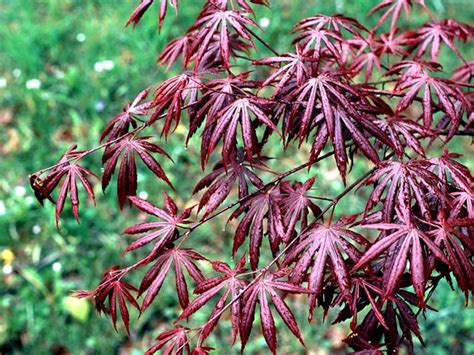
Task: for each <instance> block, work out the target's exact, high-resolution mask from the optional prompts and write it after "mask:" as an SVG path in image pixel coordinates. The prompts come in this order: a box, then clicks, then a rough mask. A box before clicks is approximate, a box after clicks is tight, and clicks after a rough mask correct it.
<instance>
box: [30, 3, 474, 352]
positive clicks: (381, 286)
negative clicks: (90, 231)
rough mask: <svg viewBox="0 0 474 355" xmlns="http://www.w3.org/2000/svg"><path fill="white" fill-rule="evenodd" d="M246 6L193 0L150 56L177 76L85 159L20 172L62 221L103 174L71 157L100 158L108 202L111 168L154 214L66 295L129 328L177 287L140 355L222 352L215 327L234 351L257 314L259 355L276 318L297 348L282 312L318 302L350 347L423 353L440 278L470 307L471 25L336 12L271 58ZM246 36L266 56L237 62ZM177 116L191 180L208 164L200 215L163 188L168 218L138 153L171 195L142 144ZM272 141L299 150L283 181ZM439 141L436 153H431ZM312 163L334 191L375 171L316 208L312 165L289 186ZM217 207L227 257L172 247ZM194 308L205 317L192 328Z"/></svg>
mask: <svg viewBox="0 0 474 355" xmlns="http://www.w3.org/2000/svg"><path fill="white" fill-rule="evenodd" d="M153 3H154V1H153V0H142V1H141V2H140V4H139V5H138V7H137V8H136V9H135V11H134V12H133V14H132V15H131V17H130V19H129V20H128V22H127V25H128V24H130V23H132V24H133V26H135V25H137V23H138V22H139V21H140V19H141V18H142V17H143V16H144V14H145V13H146V12H147V10H149V9H150V8H152V7H151V5H152V4H153ZM156 3H157V4H158V6H159V18H158V24H159V28H161V27H162V25H163V20H164V18H165V16H166V14H167V10H168V6H172V7H174V9H175V10H176V12H178V0H171V1H168V0H161V1H156ZM180 3H181V2H180ZM254 5H265V6H267V5H268V3H267V1H266V0H207V1H205V5H204V7H203V9H202V11H201V12H200V13H199V15H198V18H197V19H196V21H195V23H194V24H193V25H192V26H191V27H190V28H189V29H188V31H187V32H186V33H185V34H184V35H183V36H182V37H179V38H176V39H174V40H172V41H171V42H170V43H169V44H168V45H167V46H166V47H165V48H164V50H163V52H162V53H161V54H160V55H159V56H158V61H159V62H160V63H161V64H162V65H166V66H167V67H168V68H171V67H172V66H174V65H175V64H179V65H180V66H181V67H183V68H184V69H183V72H182V73H180V74H178V75H176V76H173V77H171V78H169V79H168V80H166V81H164V82H163V83H160V84H158V85H156V89H155V90H154V92H153V95H152V96H153V97H152V99H150V100H149V101H145V100H146V99H147V97H148V96H149V95H150V92H151V88H147V89H145V90H143V91H142V92H141V93H139V94H138V96H137V97H136V98H135V100H134V101H133V102H132V103H131V104H129V105H127V106H126V107H125V108H124V110H123V112H122V113H120V114H118V115H117V116H115V117H113V118H112V119H111V120H110V122H109V123H108V124H107V125H105V128H104V131H103V133H102V135H101V138H100V140H101V142H104V143H103V144H102V145H100V146H98V147H95V148H93V149H90V150H87V151H82V152H79V151H75V146H73V147H72V148H71V149H70V150H69V151H68V152H67V153H66V154H65V155H64V156H63V157H62V158H61V159H60V161H59V163H57V164H56V165H54V166H52V167H50V168H47V169H44V170H41V171H39V172H37V173H35V174H33V175H31V177H30V181H31V185H32V188H33V189H34V191H35V194H36V197H37V198H38V200H39V201H40V202H41V203H43V201H44V200H45V199H48V200H50V201H51V202H53V203H55V204H56V223H58V222H59V217H60V215H61V213H62V212H63V210H64V207H65V201H66V197H67V195H69V199H70V202H71V208H72V212H73V214H74V216H75V218H76V219H77V220H78V219H79V196H78V188H77V182H78V181H79V182H80V184H81V185H82V187H83V189H84V190H85V191H86V193H87V195H88V196H89V197H90V198H91V199H92V200H93V201H94V202H95V197H94V189H93V186H92V184H91V181H90V178H92V177H97V176H96V175H95V174H93V173H92V172H91V171H89V170H88V169H86V168H84V167H82V166H81V165H79V161H80V160H81V159H82V158H84V157H85V156H87V155H89V154H91V153H93V152H95V151H97V150H99V149H102V148H103V149H104V153H103V157H102V163H103V165H104V169H103V172H102V188H103V190H105V189H106V187H107V186H108V185H109V183H110V182H111V180H112V178H113V175H114V172H115V170H116V167H117V166H119V168H118V174H117V177H116V180H117V196H118V202H119V207H120V209H122V208H123V207H124V206H125V202H126V201H128V202H129V204H130V206H134V207H136V208H137V209H138V210H139V211H141V212H145V213H146V214H147V218H149V219H147V220H146V221H141V222H140V223H137V224H134V225H132V226H131V227H129V228H127V229H126V230H125V231H123V234H124V235H126V236H127V238H128V239H129V240H130V243H129V245H128V247H127V248H126V249H125V252H131V253H132V254H133V255H136V257H137V258H138V261H137V262H136V263H135V264H133V265H131V266H128V267H125V268H119V267H116V266H115V267H113V268H111V269H110V270H108V271H107V272H106V273H105V274H104V277H103V278H102V280H101V281H100V283H99V285H98V286H97V288H96V289H95V290H93V291H77V296H78V297H91V298H93V299H94V301H95V304H96V308H97V310H98V311H99V312H103V313H105V314H107V315H110V317H111V319H112V322H113V325H114V327H115V328H117V318H118V314H120V317H121V318H122V321H123V323H124V325H125V329H126V331H127V332H128V331H129V323H130V316H129V308H130V306H132V307H133V308H136V309H137V312H139V313H140V314H141V313H143V312H146V311H147V310H149V308H150V306H151V305H152V304H157V305H158V302H156V299H157V297H158V295H159V292H160V290H161V288H162V286H163V284H164V283H165V282H167V281H166V280H167V279H169V277H168V276H169V275H174V284H175V288H176V294H177V301H178V303H179V305H180V307H181V309H182V312H181V315H180V316H179V317H177V319H176V320H175V322H173V323H172V324H170V328H169V329H168V330H166V331H164V332H162V333H161V334H160V335H158V337H157V339H156V343H155V345H153V346H151V348H150V349H149V350H148V352H147V353H150V354H151V353H154V352H156V351H162V352H163V353H164V354H171V353H173V354H184V353H186V354H208V353H209V352H210V351H211V350H213V348H212V347H210V346H209V345H212V346H214V347H217V346H222V344H210V343H209V336H210V335H211V333H212V332H213V331H214V330H215V329H216V327H218V326H219V324H221V323H224V322H230V326H231V329H232V336H231V337H230V338H229V342H230V343H232V345H233V344H234V343H235V342H236V341H237V339H239V338H240V343H241V348H242V350H243V349H244V348H245V345H246V343H247V342H248V340H249V337H250V335H251V332H252V329H254V327H253V325H254V323H257V321H256V318H257V317H256V315H257V314H258V315H259V317H258V323H260V327H261V334H262V335H263V337H264V339H265V341H266V343H267V345H268V349H269V351H270V352H272V353H276V352H277V350H278V342H277V338H278V334H277V328H276V326H275V317H279V318H281V320H282V321H283V322H284V323H285V324H286V326H287V327H288V328H289V330H290V331H291V333H293V334H294V336H295V337H296V338H298V340H299V341H300V342H301V344H302V346H304V342H303V337H302V332H301V331H300V329H301V328H302V327H308V326H310V325H304V324H303V323H300V324H298V321H299V320H298V319H297V317H295V315H294V313H293V311H292V304H293V303H294V302H298V303H300V308H301V307H304V306H307V310H308V313H309V319H310V320H311V319H312V318H313V316H314V315H313V314H314V310H315V309H316V308H318V307H321V308H322V309H323V310H324V312H325V314H326V313H327V312H328V311H329V310H330V309H333V311H334V312H338V314H337V316H336V322H340V321H345V320H350V328H351V330H352V331H353V333H351V334H350V335H349V336H348V337H347V339H345V342H346V343H347V344H348V346H350V347H351V348H352V349H354V350H355V351H360V352H361V353H367V354H369V353H370V354H381V353H382V352H389V353H391V352H397V351H398V350H399V349H400V348H401V347H402V346H405V347H407V349H408V351H412V347H413V344H412V336H413V335H414V336H416V337H417V338H419V339H420V340H421V341H422V334H421V332H420V328H419V325H418V314H419V313H420V312H421V311H428V310H430V309H431V307H430V306H429V305H428V303H429V298H430V296H431V294H432V292H433V291H434V290H435V289H436V286H437V285H438V283H439V281H440V280H441V279H443V278H445V279H446V280H447V281H448V282H450V283H451V284H452V285H453V287H454V284H453V282H452V276H453V277H454V278H455V279H456V281H457V287H458V288H459V289H460V290H461V291H462V292H463V293H464V295H465V297H466V300H467V298H468V297H469V294H472V293H473V291H474V274H473V265H472V256H473V252H474V243H473V238H474V179H473V177H472V175H471V172H470V170H469V169H468V168H467V167H466V166H464V165H462V164H461V163H459V162H458V161H457V159H458V158H459V157H460V155H459V154H457V153H454V152H449V151H448V149H447V147H446V145H445V144H446V143H447V142H448V141H449V140H450V139H452V138H453V137H455V136H459V137H463V136H471V137H472V136H473V135H474V131H473V128H474V114H473V111H472V104H473V102H474V95H473V92H472V91H469V89H470V88H472V85H471V84H470V83H471V81H472V78H473V74H474V66H473V63H474V61H473V60H472V59H469V58H467V59H465V58H464V57H463V55H462V53H461V52H462V49H461V47H460V43H463V42H467V41H471V40H472V37H473V35H474V29H473V28H472V27H471V26H469V25H467V24H464V23H461V22H459V21H457V20H455V19H443V20H437V19H435V18H434V17H433V15H432V14H431V13H430V11H429V10H428V8H427V6H426V4H425V1H423V0H385V1H381V2H380V3H379V4H378V5H377V6H375V7H374V8H373V9H372V10H371V12H370V13H371V15H372V16H376V15H380V16H381V17H380V19H379V21H378V22H377V25H376V26H375V27H374V28H373V29H367V28H366V27H365V26H364V25H362V24H361V23H359V22H358V21H357V20H356V19H352V18H348V17H346V16H343V15H341V14H337V15H333V16H328V15H321V14H316V15H315V16H311V17H308V18H305V19H303V20H301V21H299V22H298V23H297V24H296V25H295V26H294V28H293V33H294V34H295V37H294V40H293V45H294V47H293V48H290V49H288V50H287V52H286V53H278V52H277V51H276V50H275V49H273V48H272V47H271V44H268V43H267V42H265V40H263V39H262V38H261V37H260V35H259V34H258V32H259V30H260V29H259V27H258V25H257V22H256V21H255V18H254V17H255V13H254V10H253V8H252V7H253V6H254ZM190 6H191V5H190ZM416 7H418V9H419V10H423V13H426V15H427V19H428V22H426V23H425V24H423V25H422V26H420V27H419V28H417V29H413V30H404V29H400V28H398V27H397V22H398V20H399V18H400V16H401V15H402V13H405V15H406V16H409V15H410V12H411V11H412V10H413V8H416ZM387 26H388V28H386V27H387ZM383 28H386V29H385V30H386V31H387V32H383V31H382V30H381V29H383ZM257 42H261V44H262V45H263V46H264V47H266V48H267V49H268V50H269V51H270V52H271V53H269V54H270V56H268V57H263V58H260V59H250V58H248V57H249V56H250V55H261V53H260V52H255V51H254V50H253V49H254V48H255V45H256V43H257ZM442 47H447V48H448V49H450V50H452V51H454V53H455V54H456V56H457V57H459V61H460V63H459V66H458V67H457V69H455V70H454V71H453V72H452V73H451V76H448V77H447V76H446V75H445V73H442V66H441V64H440V63H438V62H437V61H438V59H439V57H440V50H441V48H442ZM242 63H243V64H242ZM183 121H184V122H185V123H184V125H187V129H188V135H187V138H186V144H193V145H199V146H200V151H201V155H200V161H201V166H202V168H203V170H204V169H205V168H206V167H208V165H209V164H208V162H211V161H212V162H217V163H215V165H214V167H213V168H212V170H211V171H210V172H209V173H207V175H205V176H204V177H202V178H200V179H198V178H197V179H196V182H195V188H194V191H193V194H201V195H200V197H196V198H198V199H199V203H198V208H197V209H196V211H197V212H196V214H194V215H193V207H194V206H192V207H189V208H186V209H184V210H183V211H182V212H178V206H177V204H176V203H175V201H174V200H173V199H171V197H170V196H169V195H168V194H166V193H165V194H164V200H163V205H164V206H163V207H158V206H156V205H155V204H152V203H150V202H148V201H145V200H143V199H141V198H138V197H136V196H135V195H136V191H137V165H136V158H137V157H138V158H140V160H141V161H142V162H143V163H144V164H145V165H146V166H147V167H148V169H150V170H151V171H152V173H153V174H154V175H155V176H156V177H157V178H158V179H160V180H162V181H164V182H165V183H166V184H168V185H169V186H170V187H171V182H170V180H169V179H168V177H167V175H166V173H165V171H164V170H163V168H162V165H161V163H160V162H161V161H162V160H163V159H164V158H170V157H169V156H168V154H167V153H166V152H165V150H163V149H162V148H161V147H160V146H158V145H157V144H155V143H151V141H150V140H151V139H153V140H157V139H160V137H161V136H163V135H164V137H163V138H164V139H166V138H167V137H168V136H170V135H172V134H173V133H174V131H175V129H176V127H177V126H178V124H180V122H183ZM181 124H182V123H181ZM160 130H161V135H159V134H157V133H156V132H157V131H160ZM142 131H148V132H149V135H148V136H143V135H141V133H142ZM198 133H199V134H198ZM198 136H199V137H198ZM164 139H163V143H162V144H166V141H165V140H164ZM272 139H273V141H275V140H276V141H277V142H279V143H280V144H279V145H278V143H272V148H273V150H272V154H273V155H275V149H274V148H275V146H277V147H278V146H279V147H280V148H281V150H284V149H287V148H289V147H292V149H293V150H295V149H307V150H306V152H309V153H308V154H307V156H306V157H307V159H306V161H305V162H303V164H302V165H298V166H293V167H291V168H290V170H288V171H281V168H280V166H279V164H280V162H281V161H282V159H281V156H278V153H277V154H276V156H275V157H273V158H269V157H268V156H267V155H269V154H268V152H267V149H268V147H269V144H268V143H269V142H270V141H272ZM273 141H272V142H273ZM295 141H296V144H293V142H295ZM437 142H438V143H441V144H442V146H443V149H444V153H443V154H442V155H441V156H438V155H436V154H434V153H433V152H434V149H433V147H434V146H435V143H437ZM219 152H220V154H219ZM302 155H303V156H304V154H302ZM331 156H332V157H333V159H334V162H331V158H330V157H331ZM218 158H220V159H218ZM321 160H328V164H334V167H336V168H337V169H338V171H339V173H340V176H341V179H342V181H343V182H344V183H345V182H346V177H347V176H348V175H349V174H350V173H351V170H350V169H349V167H351V166H352V163H353V162H354V161H356V160H362V161H365V162H366V165H371V166H373V167H371V168H367V171H366V173H365V174H363V175H362V176H360V177H358V178H355V179H352V181H355V182H354V183H352V184H351V185H349V186H348V187H347V188H345V189H344V190H343V191H341V192H340V194H338V195H337V196H322V197H321V196H316V195H315V193H314V190H316V188H318V187H319V186H320V184H321V183H322V182H325V181H326V185H327V180H328V179H329V177H328V176H327V175H325V173H324V172H323V171H321V170H319V169H318V170H316V171H317V174H315V173H311V170H309V173H311V177H310V178H309V179H307V180H306V181H298V180H296V179H292V178H290V176H291V175H293V174H296V173H297V172H300V171H302V170H304V169H305V168H312V167H318V165H319V162H320V161H321ZM316 175H317V179H316ZM269 176H270V177H271V178H272V179H271V180H270V179H269ZM54 190H58V193H57V198H56V200H55V199H54V197H53V193H54ZM362 190H364V191H365V192H366V194H365V195H364V194H361V197H360V198H363V196H368V197H367V199H366V201H365V208H363V211H361V212H360V213H359V214H355V215H344V213H343V212H344V211H337V214H338V215H341V214H342V216H341V217H340V218H338V219H337V221H333V215H334V213H335V210H337V207H338V203H339V201H340V200H341V199H342V198H344V197H345V196H346V195H347V194H349V193H350V192H358V191H362ZM152 198H153V199H154V198H155V197H154V196H152ZM232 198H234V202H231V203H230V204H227V205H224V203H225V201H228V200H231V199H232ZM232 209H234V210H233V211H232ZM226 212H229V213H228V214H227V219H228V225H227V228H226V229H227V231H229V232H230V233H232V235H233V243H232V244H233V246H232V247H230V244H229V243H227V242H225V243H224V245H226V246H228V248H227V250H225V252H226V253H225V254H224V255H222V257H221V260H211V257H210V256H209V255H207V254H209V250H212V246H213V244H214V243H215V240H218V239H222V238H224V236H223V235H220V234H223V233H219V232H216V233H217V234H218V235H207V245H203V246H202V250H199V252H198V251H197V250H195V249H196V248H197V247H195V249H192V248H190V247H189V246H188V247H185V246H184V245H183V244H185V243H187V242H188V241H190V240H192V238H193V236H194V235H195V234H196V233H195V231H196V230H197V229H198V228H199V227H200V226H201V225H203V224H205V223H209V221H211V220H212V219H214V218H215V217H217V216H219V215H223V214H225V213H226ZM328 212H329V213H330V215H329V216H327V213H328ZM341 212H342V213H341ZM368 230H372V231H371V232H370V233H369V232H368ZM374 231H375V232H374ZM374 233H376V235H375V234H374ZM267 241H268V242H267ZM200 243H202V242H200ZM189 244H190V245H192V244H193V243H192V242H191V243H189ZM194 245H195V246H196V245H199V244H197V243H194ZM145 249H148V252H146V253H145V252H143V250H145ZM247 249H248V252H246V251H245V250H247ZM210 255H212V253H211V254H210ZM247 255H248V257H247ZM231 258H235V260H236V262H235V263H233V262H231ZM232 264H233V265H232ZM139 268H148V270H147V271H146V272H145V273H144V274H143V275H144V276H143V278H142V281H141V284H140V285H139V286H138V287H135V286H133V285H131V284H130V283H128V282H125V281H123V278H124V277H126V276H127V274H128V273H130V272H132V271H134V270H137V269H139ZM170 277H171V276H170ZM190 290H193V294H194V296H192V298H190V292H189V291H190ZM142 295H143V299H140V297H141V296H142ZM294 295H298V296H297V297H295V296H294ZM139 302H140V303H139ZM339 306H341V307H339ZM158 307H159V305H158ZM257 310H258V311H257ZM226 312H228V313H229V315H228V316H223V315H224V314H225V313H226ZM196 313H205V314H209V315H208V316H206V319H207V321H205V322H204V323H203V324H200V325H198V326H197V327H192V320H193V316H194V315H195V314H196ZM200 319H203V318H202V317H201V318H200ZM196 334H197V335H198V336H197V337H196V336H195V335H196ZM217 350H218V351H219V353H221V352H224V351H225V349H224V347H222V348H217Z"/></svg>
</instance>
